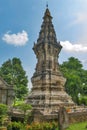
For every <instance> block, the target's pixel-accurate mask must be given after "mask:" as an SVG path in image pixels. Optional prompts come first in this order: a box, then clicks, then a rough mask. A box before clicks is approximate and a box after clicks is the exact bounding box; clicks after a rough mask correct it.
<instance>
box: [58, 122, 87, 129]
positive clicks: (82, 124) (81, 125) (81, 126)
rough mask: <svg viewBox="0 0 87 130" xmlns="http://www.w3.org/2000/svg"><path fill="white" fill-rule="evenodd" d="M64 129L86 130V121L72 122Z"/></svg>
mask: <svg viewBox="0 0 87 130" xmlns="http://www.w3.org/2000/svg"><path fill="white" fill-rule="evenodd" d="M56 130H58V129H56ZM66 130H87V122H80V123H76V124H72V125H70V126H69V128H68V129H66Z"/></svg>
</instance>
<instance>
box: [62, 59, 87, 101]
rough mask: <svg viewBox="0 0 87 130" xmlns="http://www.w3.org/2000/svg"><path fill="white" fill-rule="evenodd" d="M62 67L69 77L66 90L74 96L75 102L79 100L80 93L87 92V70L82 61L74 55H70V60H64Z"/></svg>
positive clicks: (65, 74)
mask: <svg viewBox="0 0 87 130" xmlns="http://www.w3.org/2000/svg"><path fill="white" fill-rule="evenodd" d="M60 69H61V71H62V73H63V75H64V77H65V78H66V79H67V81H66V84H65V90H66V92H67V93H68V94H69V95H71V96H72V98H73V100H74V101H75V102H78V101H77V100H78V94H79V93H80V94H82V95H86V94H87V70H84V69H83V65H82V63H81V61H79V60H78V59H77V58H74V57H70V58H69V59H68V61H65V62H63V64H61V65H60Z"/></svg>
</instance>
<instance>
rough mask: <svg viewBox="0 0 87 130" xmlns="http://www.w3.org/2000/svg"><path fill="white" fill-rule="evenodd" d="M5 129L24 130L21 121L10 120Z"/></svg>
mask: <svg viewBox="0 0 87 130" xmlns="http://www.w3.org/2000/svg"><path fill="white" fill-rule="evenodd" d="M7 130H24V126H23V124H22V123H21V122H11V123H9V124H8V126H7Z"/></svg>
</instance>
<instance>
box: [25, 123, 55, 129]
mask: <svg viewBox="0 0 87 130" xmlns="http://www.w3.org/2000/svg"><path fill="white" fill-rule="evenodd" d="M56 128H57V123H55V122H51V123H50V122H43V123H32V124H31V125H27V127H26V130H56Z"/></svg>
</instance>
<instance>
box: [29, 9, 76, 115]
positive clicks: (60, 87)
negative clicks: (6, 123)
mask: <svg viewBox="0 0 87 130" xmlns="http://www.w3.org/2000/svg"><path fill="white" fill-rule="evenodd" d="M61 49H62V46H61V45H60V42H57V38H56V33H55V30H54V26H53V24H52V16H51V14H50V11H49V9H48V8H47V9H46V11H45V14H44V17H43V23H42V26H41V30H40V33H39V38H38V40H37V43H34V47H33V50H34V52H35V54H36V57H37V65H36V69H35V73H34V75H33V77H32V84H33V88H32V90H31V94H29V96H28V98H27V103H29V104H31V105H32V107H33V108H34V109H37V110H39V111H40V112H41V113H42V114H43V115H45V114H46V113H47V114H48V113H49V114H51V113H56V112H58V109H59V107H60V105H63V106H67V107H70V106H74V105H75V104H74V102H73V101H72V99H71V97H70V96H69V95H68V94H67V93H66V92H65V90H64V85H65V82H66V79H65V78H64V77H63V75H62V73H61V72H60V69H59V63H58V57H59V53H60V51H61ZM52 115H53V114H52Z"/></svg>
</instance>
